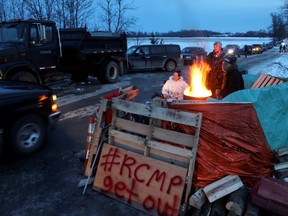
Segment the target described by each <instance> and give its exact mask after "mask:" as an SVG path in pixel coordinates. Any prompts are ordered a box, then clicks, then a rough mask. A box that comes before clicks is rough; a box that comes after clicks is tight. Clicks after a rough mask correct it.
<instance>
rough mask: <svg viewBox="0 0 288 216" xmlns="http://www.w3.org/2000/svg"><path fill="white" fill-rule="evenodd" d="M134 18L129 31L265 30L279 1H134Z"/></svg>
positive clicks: (277, 9)
mask: <svg viewBox="0 0 288 216" xmlns="http://www.w3.org/2000/svg"><path fill="white" fill-rule="evenodd" d="M134 4H135V6H136V7H137V9H135V10H133V11H131V12H129V14H131V15H133V16H135V17H136V18H137V26H136V27H134V29H133V31H146V32H168V31H179V30H184V29H186V30H191V29H195V30H211V31H218V32H232V33H235V32H247V31H250V30H252V31H258V30H260V29H264V30H267V27H268V26H270V25H271V20H272V19H271V16H270V14H271V13H274V12H279V8H280V7H281V6H282V5H283V0H134Z"/></svg>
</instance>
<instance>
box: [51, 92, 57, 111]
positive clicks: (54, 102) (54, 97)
mask: <svg viewBox="0 0 288 216" xmlns="http://www.w3.org/2000/svg"><path fill="white" fill-rule="evenodd" d="M56 100H57V96H56V95H55V94H53V95H52V106H51V109H52V111H53V112H56V111H58V106H57V103H56Z"/></svg>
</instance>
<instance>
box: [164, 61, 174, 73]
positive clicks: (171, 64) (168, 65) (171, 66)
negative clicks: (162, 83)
mask: <svg viewBox="0 0 288 216" xmlns="http://www.w3.org/2000/svg"><path fill="white" fill-rule="evenodd" d="M175 68H176V63H175V62H174V61H173V60H168V61H167V62H166V63H165V70H166V71H169V72H172V71H174V70H175Z"/></svg>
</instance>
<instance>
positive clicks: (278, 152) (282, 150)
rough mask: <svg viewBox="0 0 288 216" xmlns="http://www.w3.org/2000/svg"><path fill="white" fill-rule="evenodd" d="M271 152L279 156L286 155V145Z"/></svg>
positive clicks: (287, 151) (287, 150)
mask: <svg viewBox="0 0 288 216" xmlns="http://www.w3.org/2000/svg"><path fill="white" fill-rule="evenodd" d="M273 154H274V155H275V156H276V157H281V156H284V155H286V154H287V155H288V147H283V148H278V149H275V150H274V151H273Z"/></svg>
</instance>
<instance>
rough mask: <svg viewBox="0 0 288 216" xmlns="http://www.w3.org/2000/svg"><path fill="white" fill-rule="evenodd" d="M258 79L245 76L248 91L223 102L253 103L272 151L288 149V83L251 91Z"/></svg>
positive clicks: (238, 92)
mask: <svg viewBox="0 0 288 216" xmlns="http://www.w3.org/2000/svg"><path fill="white" fill-rule="evenodd" d="M258 77H259V75H251V74H249V75H243V78H244V82H245V88H246V89H244V90H241V91H237V92H234V93H232V94H230V95H228V96H227V97H225V98H223V99H222V100H221V101H222V102H249V103H253V106H254V108H255V110H256V112H257V115H258V118H259V121H260V123H261V126H262V128H263V131H264V133H265V136H266V139H267V141H268V144H269V146H270V148H271V150H275V149H278V148H281V147H288V82H285V83H283V84H279V85H275V86H268V87H263V88H256V89H251V88H250V87H251V86H252V85H253V83H254V82H255V81H256V80H257V78H258ZM239 115H241V113H239Z"/></svg>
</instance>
